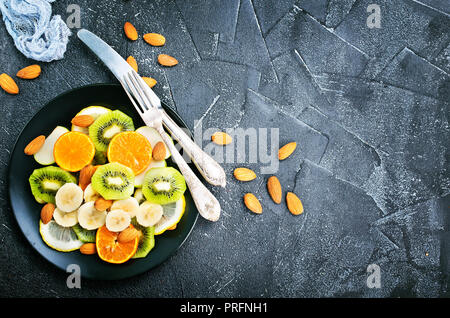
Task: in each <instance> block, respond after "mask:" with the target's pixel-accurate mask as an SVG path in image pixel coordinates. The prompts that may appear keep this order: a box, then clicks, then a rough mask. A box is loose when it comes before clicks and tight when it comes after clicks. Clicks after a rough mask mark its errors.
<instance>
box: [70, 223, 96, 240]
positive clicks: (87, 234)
mask: <svg viewBox="0 0 450 318" xmlns="http://www.w3.org/2000/svg"><path fill="white" fill-rule="evenodd" d="M72 230H73V231H74V232H75V234H76V235H77V237H78V239H79V240H80V241H81V242H83V243H95V235H96V234H97V230H86V229H83V228H82V227H81V226H80V225H79V224H75V225H74V226H72Z"/></svg>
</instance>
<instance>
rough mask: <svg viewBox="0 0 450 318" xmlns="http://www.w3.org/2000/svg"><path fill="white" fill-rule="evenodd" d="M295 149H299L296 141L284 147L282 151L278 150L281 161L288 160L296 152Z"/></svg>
mask: <svg viewBox="0 0 450 318" xmlns="http://www.w3.org/2000/svg"><path fill="white" fill-rule="evenodd" d="M295 148H297V143H296V142H295V141H293V142H290V143H288V144H286V145H284V146H283V147H281V148H280V150H278V159H279V160H284V159H286V158H287V157H289V156H290V155H291V154H292V153H293V152H294V150H295Z"/></svg>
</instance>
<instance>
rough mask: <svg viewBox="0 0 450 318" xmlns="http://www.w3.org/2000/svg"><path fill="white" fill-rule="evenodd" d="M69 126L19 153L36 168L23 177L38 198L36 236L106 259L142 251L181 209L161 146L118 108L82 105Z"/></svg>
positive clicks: (180, 192)
mask: <svg viewBox="0 0 450 318" xmlns="http://www.w3.org/2000/svg"><path fill="white" fill-rule="evenodd" d="M71 124H72V125H71V129H70V131H69V130H68V129H67V128H65V127H62V126H57V127H55V129H54V130H53V131H52V132H51V133H50V134H49V135H48V136H46V137H45V136H39V137H36V138H35V139H34V140H33V141H31V142H30V143H29V144H28V145H27V147H26V148H25V151H24V152H25V154H26V155H29V156H33V157H34V159H35V160H36V161H37V162H38V163H39V164H40V165H42V166H43V167H41V168H38V169H35V170H34V171H33V173H32V174H31V176H30V178H29V182H30V189H31V193H32V194H33V196H34V198H35V199H36V201H37V202H38V203H40V204H43V206H42V209H41V218H40V221H39V231H40V234H41V236H42V239H43V240H44V242H45V243H46V244H47V245H48V246H49V247H51V248H53V249H55V250H58V251H61V252H72V251H76V250H79V252H81V253H83V254H96V255H98V257H99V258H100V259H101V260H103V261H106V262H109V263H114V264H120V263H124V262H126V261H128V260H130V259H132V258H143V257H147V255H148V254H149V253H150V251H151V250H152V249H153V247H154V246H155V236H158V235H161V234H163V233H164V232H165V231H170V230H174V229H175V228H176V226H177V223H178V222H179V221H180V219H181V217H182V216H183V214H184V211H185V206H186V203H185V199H184V192H185V191H186V183H185V180H184V177H183V175H182V174H181V173H180V172H179V171H178V170H177V169H175V168H173V167H168V166H167V164H166V160H167V159H168V158H169V157H170V155H171V154H170V152H169V149H168V148H167V146H166V145H165V144H164V142H163V140H162V138H161V136H160V135H159V133H158V132H157V131H156V130H155V129H154V128H150V127H147V126H144V127H140V128H138V129H135V126H134V123H133V120H132V119H131V117H129V116H128V115H126V114H125V113H123V112H121V111H120V110H111V109H108V108H106V107H102V106H90V107H87V108H84V109H83V110H81V111H80V112H79V113H78V114H76V115H75V116H74V118H73V119H72V121H71ZM153 149H156V150H157V151H156V150H155V151H153Z"/></svg>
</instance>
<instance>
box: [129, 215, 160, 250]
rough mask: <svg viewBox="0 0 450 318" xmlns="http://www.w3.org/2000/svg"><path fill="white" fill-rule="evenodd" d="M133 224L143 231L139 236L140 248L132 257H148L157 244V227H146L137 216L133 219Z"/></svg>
mask: <svg viewBox="0 0 450 318" xmlns="http://www.w3.org/2000/svg"><path fill="white" fill-rule="evenodd" d="M131 224H133V226H134V227H135V228H136V230H138V231H140V232H141V233H142V235H141V236H140V237H139V243H138V248H137V250H136V253H135V254H134V255H133V257H132V258H143V257H146V256H147V255H148V253H149V252H150V251H151V250H152V249H153V247H154V246H155V227H154V226H149V227H144V226H142V225H140V224H139V223H138V222H137V221H136V218H133V219H132V220H131Z"/></svg>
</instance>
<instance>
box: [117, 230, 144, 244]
mask: <svg viewBox="0 0 450 318" xmlns="http://www.w3.org/2000/svg"><path fill="white" fill-rule="evenodd" d="M138 235H139V231H138V230H136V229H135V228H133V227H128V228H126V229H125V230H123V231H122V232H120V234H119V236H118V237H117V240H118V241H119V242H120V243H126V242H129V241H132V240H134V239H135V238H136V237H137V236H138Z"/></svg>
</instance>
